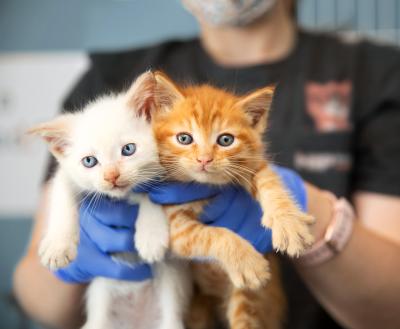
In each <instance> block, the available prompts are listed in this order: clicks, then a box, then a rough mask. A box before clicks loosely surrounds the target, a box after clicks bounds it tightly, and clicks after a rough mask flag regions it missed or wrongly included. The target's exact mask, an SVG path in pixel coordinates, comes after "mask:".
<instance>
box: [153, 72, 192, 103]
mask: <svg viewBox="0 0 400 329" xmlns="http://www.w3.org/2000/svg"><path fill="white" fill-rule="evenodd" d="M154 76H155V79H156V89H155V95H154V97H155V103H156V106H157V107H158V109H168V108H171V107H172V105H173V104H174V103H175V102H177V101H179V100H182V99H184V98H185V96H184V95H183V94H182V92H181V91H180V90H179V87H178V86H177V85H175V83H174V82H173V81H172V80H171V79H170V78H169V77H168V76H167V75H165V74H164V73H162V72H160V71H156V72H155V73H154Z"/></svg>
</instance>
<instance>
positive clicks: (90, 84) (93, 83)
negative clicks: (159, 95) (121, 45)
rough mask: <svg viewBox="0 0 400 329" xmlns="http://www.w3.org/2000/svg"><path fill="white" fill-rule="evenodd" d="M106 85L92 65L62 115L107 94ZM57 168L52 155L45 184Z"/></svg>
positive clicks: (65, 103) (63, 107) (75, 89)
mask: <svg viewBox="0 0 400 329" xmlns="http://www.w3.org/2000/svg"><path fill="white" fill-rule="evenodd" d="M106 90H107V88H106V84H105V82H104V80H103V79H102V76H101V74H100V73H99V71H98V70H97V69H96V68H95V67H94V66H93V65H92V66H91V67H90V68H89V69H88V70H87V71H86V72H85V73H84V74H83V75H82V77H81V78H80V79H79V81H78V82H77V84H76V85H75V86H74V87H73V89H72V90H71V91H70V92H69V94H68V96H67V97H66V98H65V100H64V102H63V105H62V113H71V112H75V111H77V110H79V109H81V108H82V107H83V106H85V104H87V103H88V102H90V101H91V100H93V99H95V98H96V97H97V96H98V95H100V94H102V93H104V92H106ZM56 168H57V161H56V160H55V158H54V157H53V156H52V155H50V156H49V160H48V164H47V169H46V171H45V175H44V182H47V181H48V180H49V179H50V178H51V177H52V176H53V174H54V172H55V170H56Z"/></svg>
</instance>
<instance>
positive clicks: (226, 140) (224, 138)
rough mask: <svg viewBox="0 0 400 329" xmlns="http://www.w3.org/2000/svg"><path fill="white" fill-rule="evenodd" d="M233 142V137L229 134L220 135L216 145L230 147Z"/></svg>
mask: <svg viewBox="0 0 400 329" xmlns="http://www.w3.org/2000/svg"><path fill="white" fill-rule="evenodd" d="M234 140H235V137H233V136H232V135H231V134H222V135H219V136H218V138H217V143H218V144H219V145H221V146H229V145H232V143H233V141H234Z"/></svg>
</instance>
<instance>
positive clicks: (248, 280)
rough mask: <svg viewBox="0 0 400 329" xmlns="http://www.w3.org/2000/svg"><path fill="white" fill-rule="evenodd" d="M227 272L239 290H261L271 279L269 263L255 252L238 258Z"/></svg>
mask: <svg viewBox="0 0 400 329" xmlns="http://www.w3.org/2000/svg"><path fill="white" fill-rule="evenodd" d="M227 272H228V275H229V277H230V279H231V281H232V283H233V285H234V286H235V287H236V288H239V289H252V290H256V289H259V288H261V287H262V286H264V285H265V284H266V283H267V282H268V281H269V279H270V278H271V273H270V269H269V263H268V261H267V260H266V259H265V258H264V257H263V256H262V255H261V254H259V253H258V252H257V251H255V250H253V251H252V252H251V253H247V255H246V256H245V257H242V258H238V259H237V261H236V262H235V263H234V264H232V265H231V266H230V268H228V269H227Z"/></svg>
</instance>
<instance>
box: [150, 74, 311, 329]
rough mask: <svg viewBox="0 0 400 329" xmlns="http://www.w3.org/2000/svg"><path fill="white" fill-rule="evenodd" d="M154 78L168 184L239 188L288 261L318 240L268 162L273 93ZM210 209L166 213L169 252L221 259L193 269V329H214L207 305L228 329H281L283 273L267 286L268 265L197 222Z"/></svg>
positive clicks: (224, 233)
mask: <svg viewBox="0 0 400 329" xmlns="http://www.w3.org/2000/svg"><path fill="white" fill-rule="evenodd" d="M154 76H155V80H156V86H155V93H154V94H155V99H154V102H155V105H156V112H157V113H156V115H155V117H154V121H153V128H154V133H155V137H156V140H157V143H158V148H159V156H160V162H161V164H162V165H163V166H164V167H165V168H166V170H167V172H168V175H169V179H173V180H178V181H183V182H189V181H197V182H200V183H208V184H217V185H224V184H231V183H235V184H240V185H241V186H243V187H245V188H246V189H247V190H248V191H249V192H251V193H252V195H253V196H254V197H255V198H256V199H257V200H258V201H259V202H260V204H261V207H262V209H263V213H264V215H263V217H262V219H261V222H262V225H263V226H265V227H268V228H271V229H272V242H273V246H274V248H275V249H276V250H278V251H285V252H286V253H287V254H288V255H290V256H296V255H299V254H300V253H301V252H303V251H304V249H305V248H306V247H307V246H308V245H309V244H311V243H312V241H313V237H312V235H311V234H310V231H309V225H310V224H312V223H313V218H312V217H311V216H309V215H307V214H305V213H303V212H301V211H300V210H299V208H298V207H297V206H296V204H295V203H294V201H293V200H292V198H291V197H290V196H289V194H288V193H287V191H286V190H285V188H284V187H283V185H282V182H281V181H280V178H279V177H278V176H277V174H275V172H274V171H272V169H271V167H270V166H269V164H268V162H267V161H266V159H265V147H264V144H263V142H262V134H263V132H264V130H265V128H266V121H267V114H268V110H269V108H270V104H271V102H272V97H273V88H270V87H266V88H263V89H260V90H257V91H255V92H253V93H251V94H249V95H246V96H244V97H238V96H235V95H233V94H230V93H227V92H225V91H222V90H219V89H216V88H213V87H211V86H209V85H203V86H193V87H185V88H182V87H178V86H176V85H175V84H174V83H173V82H172V81H171V80H170V79H169V78H168V77H167V76H165V75H164V74H162V73H160V72H156V73H155V74H154ZM206 202H207V201H200V202H193V203H190V204H185V205H174V206H168V207H166V212H167V216H168V217H169V220H170V241H171V242H170V243H171V249H172V251H173V252H174V253H176V254H178V255H180V256H184V257H196V256H200V257H204V256H206V257H211V258H214V259H216V260H218V262H215V263H214V262H213V263H211V262H210V263H196V264H194V265H193V270H194V278H195V281H196V284H197V288H198V289H199V292H198V295H197V296H196V298H195V299H194V301H193V307H192V313H191V316H190V318H189V323H188V325H189V327H190V328H210V326H211V323H212V320H213V319H212V317H211V314H210V313H209V312H208V311H207V307H206V305H209V306H210V307H209V310H210V311H213V312H214V315H216V316H218V317H219V318H220V319H223V320H226V321H227V322H228V324H229V326H230V328H234V329H256V328H257V329H261V328H279V327H280V326H281V320H282V317H283V312H284V311H283V309H284V305H285V300H284V297H283V293H282V290H281V287H280V282H279V274H277V273H275V274H274V279H273V281H272V282H271V283H269V284H268V285H265V283H266V281H267V280H268V279H269V278H270V270H269V267H268V261H267V260H266V258H264V257H263V256H262V255H260V254H259V253H258V252H257V251H256V250H255V249H254V248H253V247H252V246H251V245H250V244H249V243H248V242H247V241H245V240H244V239H242V238H240V237H239V236H237V235H235V234H234V233H233V232H231V231H229V230H227V229H225V228H218V227H209V226H206V225H204V224H202V223H200V222H199V221H198V220H197V217H198V215H199V214H200V213H201V211H202V208H203V207H204V205H205V203H206ZM272 263H273V266H272V270H273V271H275V270H277V269H276V264H275V262H272ZM227 276H228V277H229V278H230V280H229V279H228V278H227ZM205 301H207V302H205ZM213 301H214V302H218V303H219V304H218V305H219V306H220V307H219V308H216V307H215V305H213V304H210V303H212V302H213Z"/></svg>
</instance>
